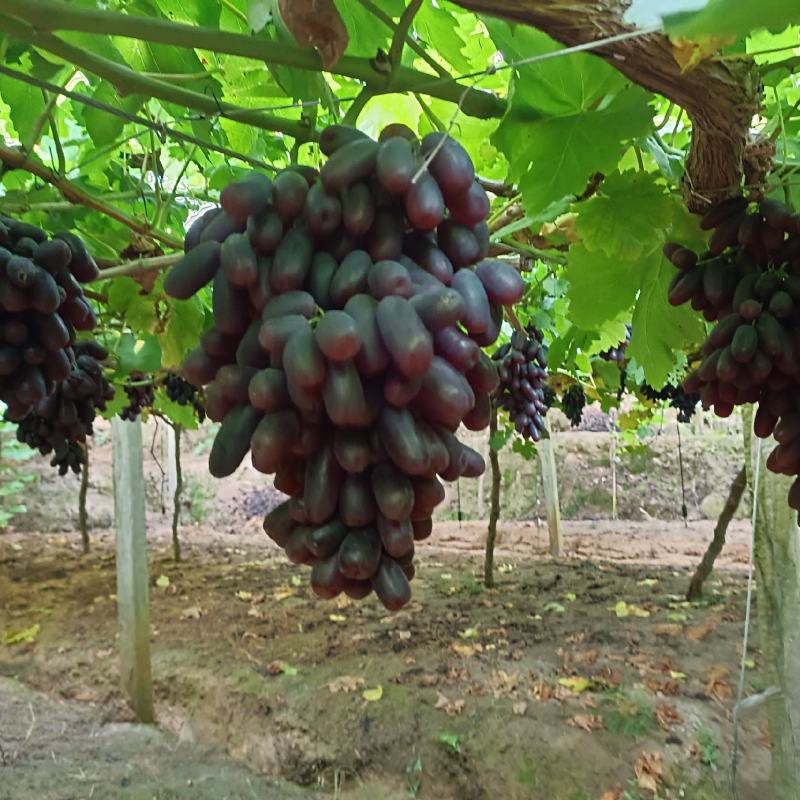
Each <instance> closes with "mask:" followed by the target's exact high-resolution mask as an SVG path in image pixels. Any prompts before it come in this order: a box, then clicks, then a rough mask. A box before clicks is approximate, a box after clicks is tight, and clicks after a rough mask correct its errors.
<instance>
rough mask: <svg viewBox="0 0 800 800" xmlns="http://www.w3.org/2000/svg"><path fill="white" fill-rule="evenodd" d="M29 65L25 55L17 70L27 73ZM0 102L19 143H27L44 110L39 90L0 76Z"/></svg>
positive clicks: (28, 59)
mask: <svg viewBox="0 0 800 800" xmlns="http://www.w3.org/2000/svg"><path fill="white" fill-rule="evenodd" d="M30 63H31V61H30V56H29V55H28V54H27V53H26V54H25V55H24V56H23V57H22V61H21V63H20V64H19V65H17V68H18V69H21V70H22V71H24V72H28V71H29V70H30ZM0 100H2V102H4V103H5V104H6V105H7V106H8V108H9V112H10V117H11V122H12V123H13V125H14V130H15V131H16V133H17V136H18V137H19V139H20V141H21V142H23V143H25V142H27V141H29V139H30V137H31V134H32V133H33V130H34V127H35V126H36V122H37V120H38V119H39V116H40V114H41V113H42V111H43V110H44V97H43V96H42V92H41V90H40V89H37V88H36V87H35V86H30V85H29V84H27V83H22V81H18V80H16V79H15V78H9V77H8V76H6V75H0Z"/></svg>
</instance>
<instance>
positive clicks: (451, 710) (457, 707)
mask: <svg viewBox="0 0 800 800" xmlns="http://www.w3.org/2000/svg"><path fill="white" fill-rule="evenodd" d="M434 708H436V709H438V710H439V711H444V713H445V714H447V716H448V717H456V716H458V715H459V714H460V713H461V712H462V711H463V710H464V701H463V700H461V699H459V700H448V699H447V697H445V695H443V694H442V693H441V692H437V693H436V705H435V706H434Z"/></svg>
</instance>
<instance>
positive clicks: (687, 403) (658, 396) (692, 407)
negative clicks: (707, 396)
mask: <svg viewBox="0 0 800 800" xmlns="http://www.w3.org/2000/svg"><path fill="white" fill-rule="evenodd" d="M640 391H641V394H642V397H645V398H647V399H648V400H651V401H652V402H654V403H663V402H665V401H666V402H668V403H669V405H670V406H671V407H672V408H674V409H675V410H676V411H677V412H678V422H689V421H690V420H691V419H692V417H693V416H694V412H695V411H696V410H697V404H698V403H699V402H700V395H699V394H698V393H697V392H687V391H686V390H685V389H684V387H683V386H681V385H677V386H676V385H674V384H671V383H668V384H666V386H664V387H663V388H661V389H654V388H653V387H652V386H650V385H649V384H647V383H645V384H643V385H642V387H641V389H640Z"/></svg>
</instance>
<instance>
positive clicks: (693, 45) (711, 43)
mask: <svg viewBox="0 0 800 800" xmlns="http://www.w3.org/2000/svg"><path fill="white" fill-rule="evenodd" d="M670 41H671V42H672V56H673V58H674V59H675V61H676V62H677V63H678V66H679V67H680V68H681V72H688V71H689V70H690V69H694V68H695V67H696V66H697V65H698V64H700V63H701V62H703V61H705V60H706V59H709V58H711V56H713V55H714V53H716V52H717V50H719V49H721V48H722V47H724V46H725V45H729V44H733V43H734V42H735V41H736V37H735V36H699V37H698V38H697V39H687V38H685V37H684V36H672V37H670Z"/></svg>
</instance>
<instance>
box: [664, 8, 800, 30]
mask: <svg viewBox="0 0 800 800" xmlns="http://www.w3.org/2000/svg"><path fill="white" fill-rule="evenodd" d="M798 23H800V8H798V6H797V3H796V2H795V1H794V0H759V2H755V0H709V2H708V3H707V4H706V5H705V6H704V7H703V8H701V9H700V10H699V11H684V12H682V13H676V14H668V15H666V16H665V17H664V24H665V26H666V28H667V30H668V31H669V32H670V33H671V34H675V35H681V36H686V37H687V38H690V39H696V38H698V37H702V36H720V37H726V36H730V37H739V36H745V35H747V34H748V33H750V31H754V30H758V29H759V28H768V29H769V30H770V31H772V32H774V33H780V31H782V30H784V28H786V26H787V25H796V24H798Z"/></svg>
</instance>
